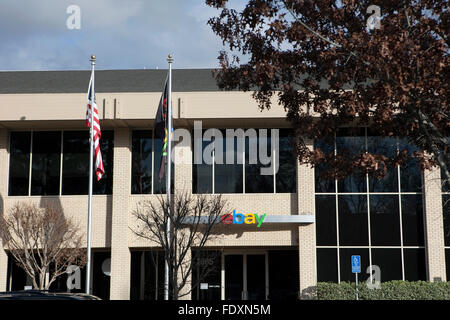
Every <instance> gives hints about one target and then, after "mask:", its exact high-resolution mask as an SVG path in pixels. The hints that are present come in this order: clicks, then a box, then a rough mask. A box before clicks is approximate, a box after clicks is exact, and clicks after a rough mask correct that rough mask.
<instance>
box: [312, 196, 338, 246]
mask: <svg viewBox="0 0 450 320" xmlns="http://www.w3.org/2000/svg"><path fill="white" fill-rule="evenodd" d="M336 239H337V234H336V197H335V196H319V195H318V196H316V242H317V245H318V246H332V245H336Z"/></svg>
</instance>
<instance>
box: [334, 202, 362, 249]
mask: <svg viewBox="0 0 450 320" xmlns="http://www.w3.org/2000/svg"><path fill="white" fill-rule="evenodd" d="M338 205H339V241H340V245H341V246H366V245H368V244H369V234H368V229H367V197H366V196H365V195H364V196H357V195H353V196H338Z"/></svg>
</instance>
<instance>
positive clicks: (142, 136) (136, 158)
mask: <svg viewBox="0 0 450 320" xmlns="http://www.w3.org/2000/svg"><path fill="white" fill-rule="evenodd" d="M131 140H132V142H131V145H132V151H131V153H132V155H131V161H132V162H131V163H132V165H131V193H132V194H151V193H153V194H161V193H166V179H165V176H164V177H162V178H161V179H160V178H159V171H160V167H161V156H162V147H163V143H162V140H161V139H153V132H152V131H150V130H135V131H133V133H132V138H131ZM173 168H174V167H173V163H172V172H171V176H172V186H173V172H174V170H173ZM165 170H167V168H166V169H165ZM152 173H153V174H152Z"/></svg>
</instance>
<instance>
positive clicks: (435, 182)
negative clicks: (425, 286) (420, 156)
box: [423, 167, 447, 281]
mask: <svg viewBox="0 0 450 320" xmlns="http://www.w3.org/2000/svg"><path fill="white" fill-rule="evenodd" d="M423 176H424V179H423V180H424V189H423V190H424V191H423V193H424V197H423V198H424V228H425V230H424V231H425V232H424V234H425V256H426V266H427V279H428V281H435V280H438V278H440V280H441V281H447V279H446V272H445V249H444V219H443V211H442V193H441V190H442V185H441V184H442V183H441V174H440V168H439V167H435V168H433V169H432V170H427V171H425V172H424V175H423Z"/></svg>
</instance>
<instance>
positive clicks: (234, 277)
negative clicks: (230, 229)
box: [223, 253, 268, 300]
mask: <svg viewBox="0 0 450 320" xmlns="http://www.w3.org/2000/svg"><path fill="white" fill-rule="evenodd" d="M224 269H225V270H224V271H225V272H224V275H225V281H224V286H225V290H224V295H225V296H224V297H223V298H224V299H225V300H265V299H266V297H267V295H268V290H267V288H268V268H267V257H266V254H265V253H263V254H261V253H251V254H250V253H248V254H247V253H245V254H225V255H224Z"/></svg>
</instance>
